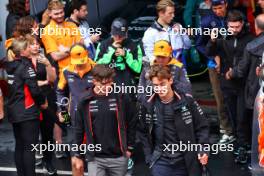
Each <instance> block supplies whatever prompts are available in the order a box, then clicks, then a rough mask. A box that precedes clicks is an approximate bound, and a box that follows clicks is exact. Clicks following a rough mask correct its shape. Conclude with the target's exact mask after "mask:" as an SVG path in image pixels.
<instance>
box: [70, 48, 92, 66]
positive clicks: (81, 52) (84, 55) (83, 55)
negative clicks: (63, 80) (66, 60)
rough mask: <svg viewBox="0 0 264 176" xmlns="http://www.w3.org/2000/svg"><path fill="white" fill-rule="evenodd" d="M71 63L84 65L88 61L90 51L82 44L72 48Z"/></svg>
mask: <svg viewBox="0 0 264 176" xmlns="http://www.w3.org/2000/svg"><path fill="white" fill-rule="evenodd" d="M70 56H71V64H73V65H82V64H86V63H87V62H88V51H87V50H86V49H85V48H84V47H83V46H81V45H75V46H73V47H72V48H71V50H70Z"/></svg>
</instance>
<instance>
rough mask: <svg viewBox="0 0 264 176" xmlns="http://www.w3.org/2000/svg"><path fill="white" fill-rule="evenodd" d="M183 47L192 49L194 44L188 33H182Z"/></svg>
mask: <svg viewBox="0 0 264 176" xmlns="http://www.w3.org/2000/svg"><path fill="white" fill-rule="evenodd" d="M182 41H183V49H190V48H191V46H192V41H191V40H190V38H189V36H188V35H182Z"/></svg>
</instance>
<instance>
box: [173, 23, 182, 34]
mask: <svg viewBox="0 0 264 176" xmlns="http://www.w3.org/2000/svg"><path fill="white" fill-rule="evenodd" d="M181 28H182V25H181V24H180V23H176V24H174V25H173V26H172V29H173V30H174V32H175V33H179V32H180V30H181Z"/></svg>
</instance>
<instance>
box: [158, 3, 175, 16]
mask: <svg viewBox="0 0 264 176" xmlns="http://www.w3.org/2000/svg"><path fill="white" fill-rule="evenodd" d="M174 6H175V3H174V2H173V1H172V0H160V1H159V2H158V3H157V5H156V10H157V13H159V12H164V11H165V10H166V7H174Z"/></svg>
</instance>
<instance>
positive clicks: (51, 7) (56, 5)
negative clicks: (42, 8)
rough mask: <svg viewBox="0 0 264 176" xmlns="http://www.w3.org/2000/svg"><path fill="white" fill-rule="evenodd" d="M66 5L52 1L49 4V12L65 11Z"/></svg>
mask: <svg viewBox="0 0 264 176" xmlns="http://www.w3.org/2000/svg"><path fill="white" fill-rule="evenodd" d="M63 8H64V4H63V3H62V2H61V1H60V0H51V1H50V2H49V4H48V10H58V9H63Z"/></svg>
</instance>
